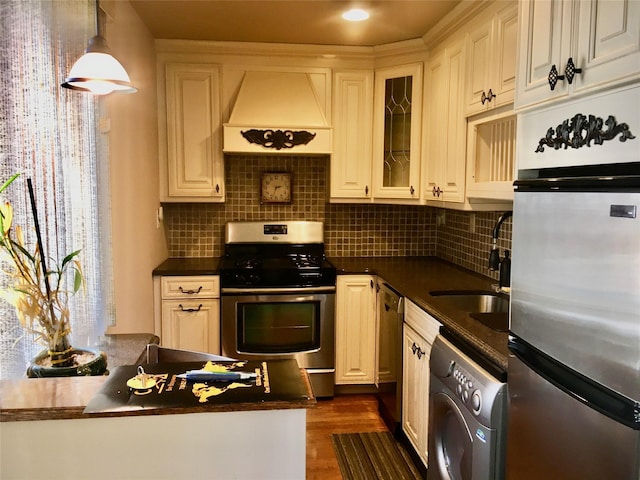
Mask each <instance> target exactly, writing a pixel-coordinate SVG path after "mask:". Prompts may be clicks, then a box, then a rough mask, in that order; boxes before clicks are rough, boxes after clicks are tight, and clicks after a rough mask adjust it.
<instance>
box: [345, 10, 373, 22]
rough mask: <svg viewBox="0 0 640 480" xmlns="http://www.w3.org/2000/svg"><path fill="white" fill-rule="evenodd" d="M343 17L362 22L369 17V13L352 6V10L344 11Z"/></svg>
mask: <svg viewBox="0 0 640 480" xmlns="http://www.w3.org/2000/svg"><path fill="white" fill-rule="evenodd" d="M342 18H344V19H345V20H349V21H350V22H361V21H363V20H366V19H367V18H369V13H367V12H366V11H364V10H362V9H361V8H352V9H351V10H349V11H347V12H344V13H343V14H342Z"/></svg>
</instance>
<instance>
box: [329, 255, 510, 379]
mask: <svg viewBox="0 0 640 480" xmlns="http://www.w3.org/2000/svg"><path fill="white" fill-rule="evenodd" d="M329 261H330V262H331V263H332V264H333V265H335V267H336V268H337V270H338V274H339V275H340V274H368V275H377V276H379V277H380V278H382V279H383V280H384V281H385V282H387V283H388V284H389V285H391V286H392V287H393V288H394V289H395V290H397V291H398V293H400V294H401V295H402V296H404V297H406V298H408V299H409V300H411V301H412V302H413V303H415V304H416V305H418V306H419V307H420V308H422V309H423V310H425V311H426V312H427V313H429V314H430V315H431V316H433V317H434V318H435V319H436V320H438V321H439V322H440V323H442V325H443V326H444V327H445V328H446V329H447V330H448V331H449V332H451V333H452V334H453V335H454V336H455V337H456V339H459V340H460V342H461V343H463V344H464V346H465V347H468V348H471V349H473V350H474V351H475V352H476V353H477V354H478V355H480V356H481V357H482V358H484V359H485V360H487V361H489V362H491V364H492V365H494V366H495V367H497V368H498V369H499V370H500V371H502V372H506V370H507V361H508V358H509V350H508V348H507V337H508V334H507V333H506V332H498V331H495V330H492V329H490V328H488V327H486V326H484V325H483V324H481V323H480V322H478V321H477V320H475V319H473V318H471V316H470V315H469V314H468V313H466V312H461V311H459V310H456V309H452V308H451V307H449V306H447V305H445V304H443V303H441V301H440V300H439V299H438V297H434V296H431V295H430V294H429V292H431V291H434V290H491V289H492V285H493V284H494V283H495V281H494V280H492V279H491V278H489V277H485V276H483V275H480V274H477V273H474V272H471V271H469V270H467V269H464V268H462V267H458V266H456V265H454V264H452V263H449V262H447V261H444V260H441V259H439V258H436V257H355V258H346V257H332V258H329Z"/></svg>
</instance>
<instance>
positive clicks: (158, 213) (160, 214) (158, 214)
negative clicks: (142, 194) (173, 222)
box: [156, 205, 164, 228]
mask: <svg viewBox="0 0 640 480" xmlns="http://www.w3.org/2000/svg"><path fill="white" fill-rule="evenodd" d="M162 220H164V211H163V210H162V205H160V206H159V207H158V209H157V210H156V228H160V222H162Z"/></svg>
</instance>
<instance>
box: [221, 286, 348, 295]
mask: <svg viewBox="0 0 640 480" xmlns="http://www.w3.org/2000/svg"><path fill="white" fill-rule="evenodd" d="M335 291H336V287H334V286H327V287H291V288H221V289H220V293H221V294H222V295H225V294H238V293H255V294H257V293H268V294H270V295H280V294H285V293H306V294H311V293H335Z"/></svg>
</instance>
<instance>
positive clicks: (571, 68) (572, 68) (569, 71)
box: [564, 57, 582, 85]
mask: <svg viewBox="0 0 640 480" xmlns="http://www.w3.org/2000/svg"><path fill="white" fill-rule="evenodd" d="M576 73H582V69H581V68H576V64H575V63H573V58H571V57H569V60H568V61H567V66H566V67H565V69H564V75H565V77H567V82H569V85H571V84H572V83H573V77H575V75H576Z"/></svg>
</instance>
